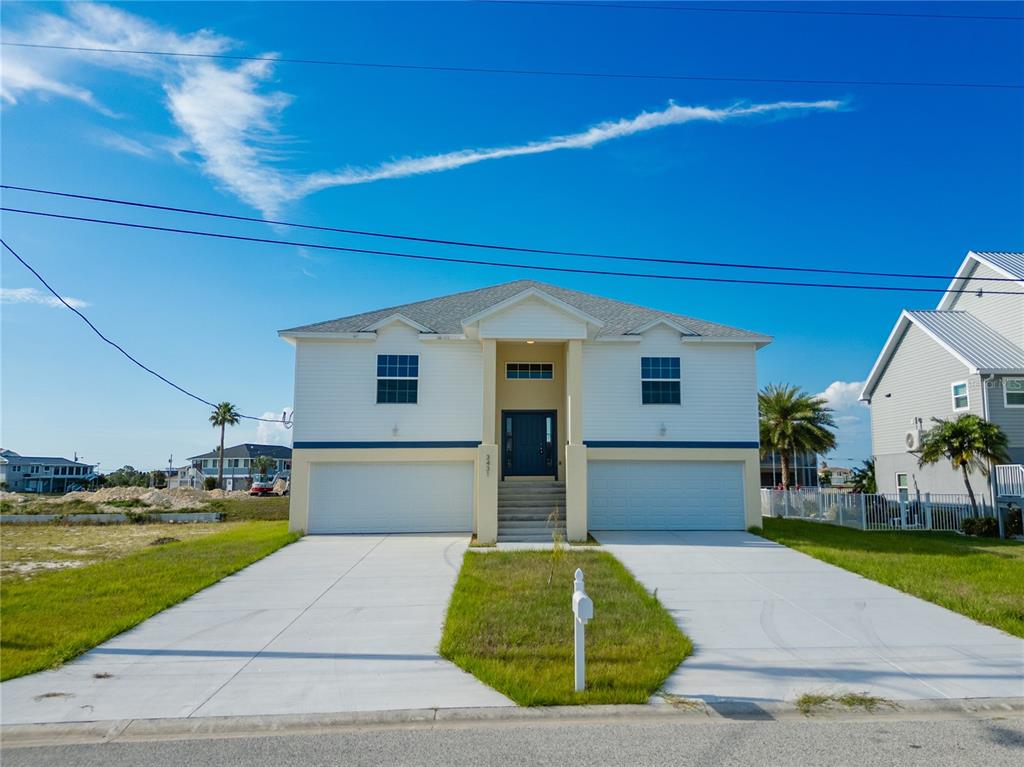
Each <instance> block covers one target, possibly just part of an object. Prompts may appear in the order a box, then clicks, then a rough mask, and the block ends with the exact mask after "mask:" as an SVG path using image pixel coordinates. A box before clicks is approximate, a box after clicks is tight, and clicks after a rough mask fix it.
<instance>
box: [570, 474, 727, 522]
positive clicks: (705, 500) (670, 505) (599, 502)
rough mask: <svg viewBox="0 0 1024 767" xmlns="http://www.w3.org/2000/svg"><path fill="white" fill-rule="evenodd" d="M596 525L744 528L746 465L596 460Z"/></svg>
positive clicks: (591, 486)
mask: <svg viewBox="0 0 1024 767" xmlns="http://www.w3.org/2000/svg"><path fill="white" fill-rule="evenodd" d="M587 505H588V520H587V525H588V527H589V528H590V529H591V530H743V529H745V527H746V525H745V523H744V514H743V464H742V463H731V462H713V461H708V462H697V461H685V462H684V461H591V462H590V463H589V464H588V465H587Z"/></svg>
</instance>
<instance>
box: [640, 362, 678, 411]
mask: <svg viewBox="0 0 1024 767" xmlns="http://www.w3.org/2000/svg"><path fill="white" fill-rule="evenodd" d="M680 388H681V387H680V366H679V358H678V357H641V358H640V391H641V395H642V400H641V401H642V402H643V404H645V405H678V404H680V402H682V396H681V393H680Z"/></svg>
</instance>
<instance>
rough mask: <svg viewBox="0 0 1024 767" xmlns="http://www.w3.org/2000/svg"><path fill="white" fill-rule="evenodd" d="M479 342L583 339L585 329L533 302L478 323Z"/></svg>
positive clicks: (546, 305) (579, 321)
mask: <svg viewBox="0 0 1024 767" xmlns="http://www.w3.org/2000/svg"><path fill="white" fill-rule="evenodd" d="M480 337H481V338H521V339H534V338H535V339H566V338H586V337H587V325H586V323H585V322H583V321H581V320H579V319H576V318H575V317H572V316H570V315H568V314H566V313H565V312H563V311H560V310H559V309H557V308H555V307H554V306H551V305H550V304H548V303H545V302H544V301H541V300H539V299H536V298H528V299H526V300H524V301H521V302H520V303H518V304H515V305H514V306H510V307H509V308H508V309H505V310H503V311H500V312H497V313H496V314H493V315H491V316H489V317H485V318H484V319H482V320H480Z"/></svg>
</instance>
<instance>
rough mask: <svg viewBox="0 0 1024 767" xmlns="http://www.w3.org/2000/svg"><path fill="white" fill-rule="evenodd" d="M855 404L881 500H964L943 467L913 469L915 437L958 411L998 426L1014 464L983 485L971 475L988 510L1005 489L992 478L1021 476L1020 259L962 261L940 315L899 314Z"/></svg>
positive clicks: (1023, 322)
mask: <svg viewBox="0 0 1024 767" xmlns="http://www.w3.org/2000/svg"><path fill="white" fill-rule="evenodd" d="M953 291H965V292H953ZM1007 293H1009V294H1010V295H1006V294H1007ZM861 399H862V400H865V401H867V402H868V403H870V406H871V444H872V452H873V453H874V456H875V476H876V480H877V482H878V490H879V492H882V493H900V494H901V495H910V496H914V495H916V494H917V493H922V494H923V493H965V492H966V490H965V488H964V482H963V477H962V476H961V474H960V472H958V471H954V470H953V469H952V467H951V466H950V464H949V463H948V462H941V463H938V464H935V465H930V466H926V467H923V468H920V467H918V465H917V463H918V462H917V455H916V454H915V453H914V451H915V450H916V449H917V448H918V446H919V444H920V440H921V435H922V433H923V432H924V431H926V430H927V429H928V428H930V427H931V426H933V425H934V423H933V422H932V419H933V418H943V419H953V418H956V417H957V416H959V415H961V414H963V413H973V414H974V415H977V416H980V417H982V418H985V419H987V420H990V421H992V422H994V423H996V424H998V425H999V427H1000V428H1002V430H1003V431H1004V432H1005V433H1006V435H1007V437H1009V441H1010V461H1011V464H1012V465H1011V466H1009V467H1007V468H1006V469H1001V470H1000V471H999V472H996V471H992V472H991V475H990V477H988V478H986V477H984V476H983V475H982V474H981V473H980V472H977V471H975V472H973V473H972V474H971V483H972V486H973V488H974V490H975V492H976V493H977V495H978V497H979V498H980V499H983V500H984V502H985V503H986V504H987V505H988V506H989V508H992V505H993V501H994V496H995V495H996V494H1003V495H1005V494H1006V493H1005V490H1006V489H1007V488H1004V489H1003V491H999V490H998V489H996V488H995V480H996V477H997V475H998V476H1001V477H1013V476H1018V475H1021V476H1024V469H1022V467H1021V466H1020V464H1024V253H975V252H970V253H968V254H967V257H966V258H965V259H964V261H963V263H962V264H961V266H960V269H959V270H958V271H957V273H956V276H955V279H953V281H952V283H951V284H950V286H949V289H948V291H947V292H946V293H945V294H944V295H943V297H942V299H941V300H940V301H939V305H938V307H937V308H935V309H933V310H928V311H911V310H907V311H904V312H903V313H902V314H901V315H900V317H899V320H897V322H896V327H894V328H893V330H892V333H891V334H890V335H889V339H888V340H887V341H886V342H885V346H884V347H883V348H882V353H881V354H880V355H879V356H878V360H877V361H876V362H875V365H874V367H873V368H872V369H871V373H870V375H869V376H868V378H867V381H866V383H865V384H864V390H863V392H862V393H861Z"/></svg>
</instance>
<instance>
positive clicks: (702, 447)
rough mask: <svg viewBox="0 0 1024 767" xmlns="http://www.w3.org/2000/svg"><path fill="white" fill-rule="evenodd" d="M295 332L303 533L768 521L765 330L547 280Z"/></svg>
mask: <svg viewBox="0 0 1024 767" xmlns="http://www.w3.org/2000/svg"><path fill="white" fill-rule="evenodd" d="M279 335H280V336H281V337H282V338H284V339H285V340H287V341H288V342H289V343H291V344H293V345H294V346H295V416H294V430H293V438H294V441H293V448H294V453H293V458H292V460H293V466H292V485H291V493H292V500H291V514H290V518H291V527H292V529H294V530H303V531H305V532H308V533H354V532H438V531H466V532H468V531H470V530H472V531H473V532H474V533H475V534H476V536H477V538H478V540H479V541H480V542H483V543H489V542H493V541H495V540H496V539H500V540H513V539H531V538H534V539H537V538H540V539H543V538H546V539H547V540H548V541H550V540H551V537H552V532H553V530H558V531H559V532H566V533H567V534H568V537H569V539H570V540H574V541H579V540H584V539H585V538H586V537H587V532H588V530H591V529H594V530H601V529H650V530H663V529H735V530H742V529H745V528H746V527H748V526H749V525H753V524H757V523H758V522H759V520H760V505H759V485H760V481H759V480H760V475H759V459H758V417H757V375H756V360H755V352H756V351H757V349H759V348H761V347H763V346H765V345H766V344H768V343H769V342H770V341H771V339H770V338H769V337H767V336H764V335H760V334H757V333H751V332H748V331H745V330H738V329H736V328H732V327H727V326H725V325H719V324H716V323H713V322H706V321H703V320H697V319H692V318H690V317H684V316H681V315H678V314H673V313H670V312H663V311H658V310H655V309H648V308H645V307H642V306H636V305H633V304H627V303H623V302H621V301H614V300H611V299H608V298H602V297H600V296H595V295H589V294H586V293H580V292H577V291H574V290H567V289H564V288H560V287H557V286H554V285H548V284H544V283H540V282H535V281H532V280H517V281H515V282H508V283H504V284H501V285H495V286H492V287H487V288H482V289H479V290H472V291H469V292H466V293H457V294H454V295H449V296H442V297H440V298H435V299H431V300H427V301H419V302H416V303H411V304H406V305H403V306H396V307H391V308H387V309H380V310H377V311H372V312H367V313H364V314H358V315H355V316H351V317H343V318H341V319H336V320H329V321H327V322H319V323H316V324H313V325H304V326H301V327H295V328H290V329H288V330H282V331H280V333H279ZM563 525H564V526H565V527H564V528H563V527H562V526H563Z"/></svg>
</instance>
